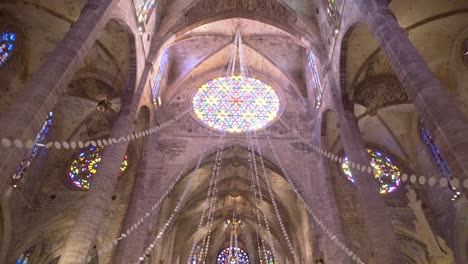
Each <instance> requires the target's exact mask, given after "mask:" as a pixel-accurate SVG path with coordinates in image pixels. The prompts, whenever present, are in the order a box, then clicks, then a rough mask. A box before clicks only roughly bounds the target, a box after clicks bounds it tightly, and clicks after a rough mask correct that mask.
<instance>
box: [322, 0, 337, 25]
mask: <svg viewBox="0 0 468 264" xmlns="http://www.w3.org/2000/svg"><path fill="white" fill-rule="evenodd" d="M336 1H337V0H324V4H325V8H326V10H327V19H328V22H329V23H330V25H331V26H332V27H333V28H337V27H338V20H339V17H340V13H339V11H338V5H337V3H336Z"/></svg>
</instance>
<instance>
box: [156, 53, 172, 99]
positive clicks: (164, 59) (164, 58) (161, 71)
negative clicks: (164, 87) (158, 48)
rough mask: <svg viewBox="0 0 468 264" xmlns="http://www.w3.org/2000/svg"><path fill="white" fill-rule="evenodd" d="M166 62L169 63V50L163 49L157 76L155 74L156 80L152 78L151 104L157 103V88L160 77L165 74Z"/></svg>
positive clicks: (159, 85)
mask: <svg viewBox="0 0 468 264" xmlns="http://www.w3.org/2000/svg"><path fill="white" fill-rule="evenodd" d="M168 61H169V49H165V50H164V52H163V54H162V58H161V62H160V64H159V69H158V74H156V78H154V84H153V89H152V92H153V103H157V100H158V93H159V88H160V87H161V81H162V77H163V76H164V73H165V72H166V67H167V62H168Z"/></svg>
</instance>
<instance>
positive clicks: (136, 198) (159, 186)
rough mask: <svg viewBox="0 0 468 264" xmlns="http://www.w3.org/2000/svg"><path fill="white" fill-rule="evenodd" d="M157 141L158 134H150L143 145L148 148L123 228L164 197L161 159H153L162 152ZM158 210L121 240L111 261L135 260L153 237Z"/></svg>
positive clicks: (126, 261) (125, 261)
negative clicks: (147, 144)
mask: <svg viewBox="0 0 468 264" xmlns="http://www.w3.org/2000/svg"><path fill="white" fill-rule="evenodd" d="M157 143H158V136H151V137H150V138H149V144H150V145H149V146H147V147H146V148H147V149H146V150H145V151H144V152H145V155H144V156H143V158H142V161H141V164H140V167H139V169H138V173H137V176H136V180H135V186H134V187H133V193H132V197H131V200H130V205H129V207H128V211H127V217H126V219H125V224H124V226H123V232H125V231H126V230H127V229H129V228H130V227H131V226H132V225H133V224H135V223H136V222H137V221H138V220H139V219H140V218H141V217H144V214H145V213H146V212H151V208H152V206H153V205H154V204H155V203H157V202H158V200H159V199H161V198H162V197H163V195H164V193H165V191H166V187H164V184H163V183H162V181H163V175H162V174H163V169H164V168H163V166H164V165H163V162H154V161H162V160H163V156H162V154H161V152H160V151H158V146H157ZM148 161H151V162H148ZM159 211H160V207H159V208H158V209H156V210H155V211H154V212H153V214H152V215H151V216H150V217H149V219H151V220H149V219H147V220H146V221H145V223H144V224H143V225H142V226H141V227H140V228H138V229H136V230H135V231H133V232H132V233H131V234H130V235H129V236H128V237H127V238H125V239H123V240H121V241H120V243H119V245H118V246H117V251H116V256H115V261H114V263H117V264H127V263H135V262H136V261H137V260H138V258H139V257H140V256H141V254H142V253H143V252H144V249H145V247H146V246H148V245H146V244H145V243H147V242H148V241H151V239H153V238H152V237H151V238H150V239H147V238H148V237H149V236H150V235H151V234H152V230H153V229H154V226H155V224H156V220H157V219H158V215H159V214H158V212H159Z"/></svg>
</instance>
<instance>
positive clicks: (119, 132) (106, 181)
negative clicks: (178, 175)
mask: <svg viewBox="0 0 468 264" xmlns="http://www.w3.org/2000/svg"><path fill="white" fill-rule="evenodd" d="M135 112H136V111H126V110H125V109H122V110H121V111H120V113H119V116H118V118H117V120H116V122H115V124H114V126H113V128H112V133H111V138H115V139H119V138H120V137H124V136H127V135H129V134H131V133H132V132H133V128H134V119H135ZM127 147H128V141H122V142H121V143H118V144H112V145H108V146H106V147H105V148H104V150H103V155H102V160H101V163H100V164H99V168H98V170H97V173H96V175H95V176H94V177H93V182H92V184H91V188H90V189H89V191H88V192H87V194H86V198H85V199H84V201H83V206H82V207H81V209H80V211H79V212H78V215H77V218H76V224H75V225H74V227H73V228H72V230H71V232H70V234H69V236H68V241H67V243H66V246H65V250H64V253H63V254H62V257H61V259H60V262H59V263H60V264H83V263H87V262H86V258H87V256H88V253H89V251H90V249H91V247H92V246H93V245H94V243H95V241H96V236H97V234H98V232H99V228H100V226H101V224H102V221H103V218H104V212H105V210H106V207H107V206H108V204H109V201H110V199H111V196H112V192H113V190H114V188H115V185H116V182H117V177H118V174H119V171H120V165H121V163H122V160H123V157H124V155H125V153H126V151H127Z"/></svg>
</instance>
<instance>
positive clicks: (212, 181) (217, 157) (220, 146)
mask: <svg viewBox="0 0 468 264" xmlns="http://www.w3.org/2000/svg"><path fill="white" fill-rule="evenodd" d="M224 136H225V134H224V133H223V134H222V135H221V136H220V138H219V140H218V143H217V145H218V148H217V150H216V155H215V160H214V165H213V168H212V170H211V175H210V180H209V187H208V194H207V196H206V204H207V206H206V207H205V208H204V209H203V212H202V215H201V217H200V220H199V222H198V227H197V230H201V229H202V228H203V224H204V223H205V216H206V214H207V212H208V213H209V211H211V210H212V209H213V203H212V202H211V201H212V200H213V199H212V198H213V196H214V195H213V194H214V193H215V186H216V184H215V182H216V172H217V171H219V170H218V169H217V167H218V164H219V163H220V162H219V161H220V157H221V155H222V153H221V152H222V149H223V148H224V140H223V139H224ZM207 222H208V220H207ZM204 239H205V237H204ZM196 245H197V241H196V240H195V239H194V241H193V243H192V248H191V250H190V255H189V258H188V260H187V264H191V260H192V259H193V258H194V251H195V247H196ZM203 251H204V247H203V244H202V246H201V253H200V254H199V257H200V256H203Z"/></svg>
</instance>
